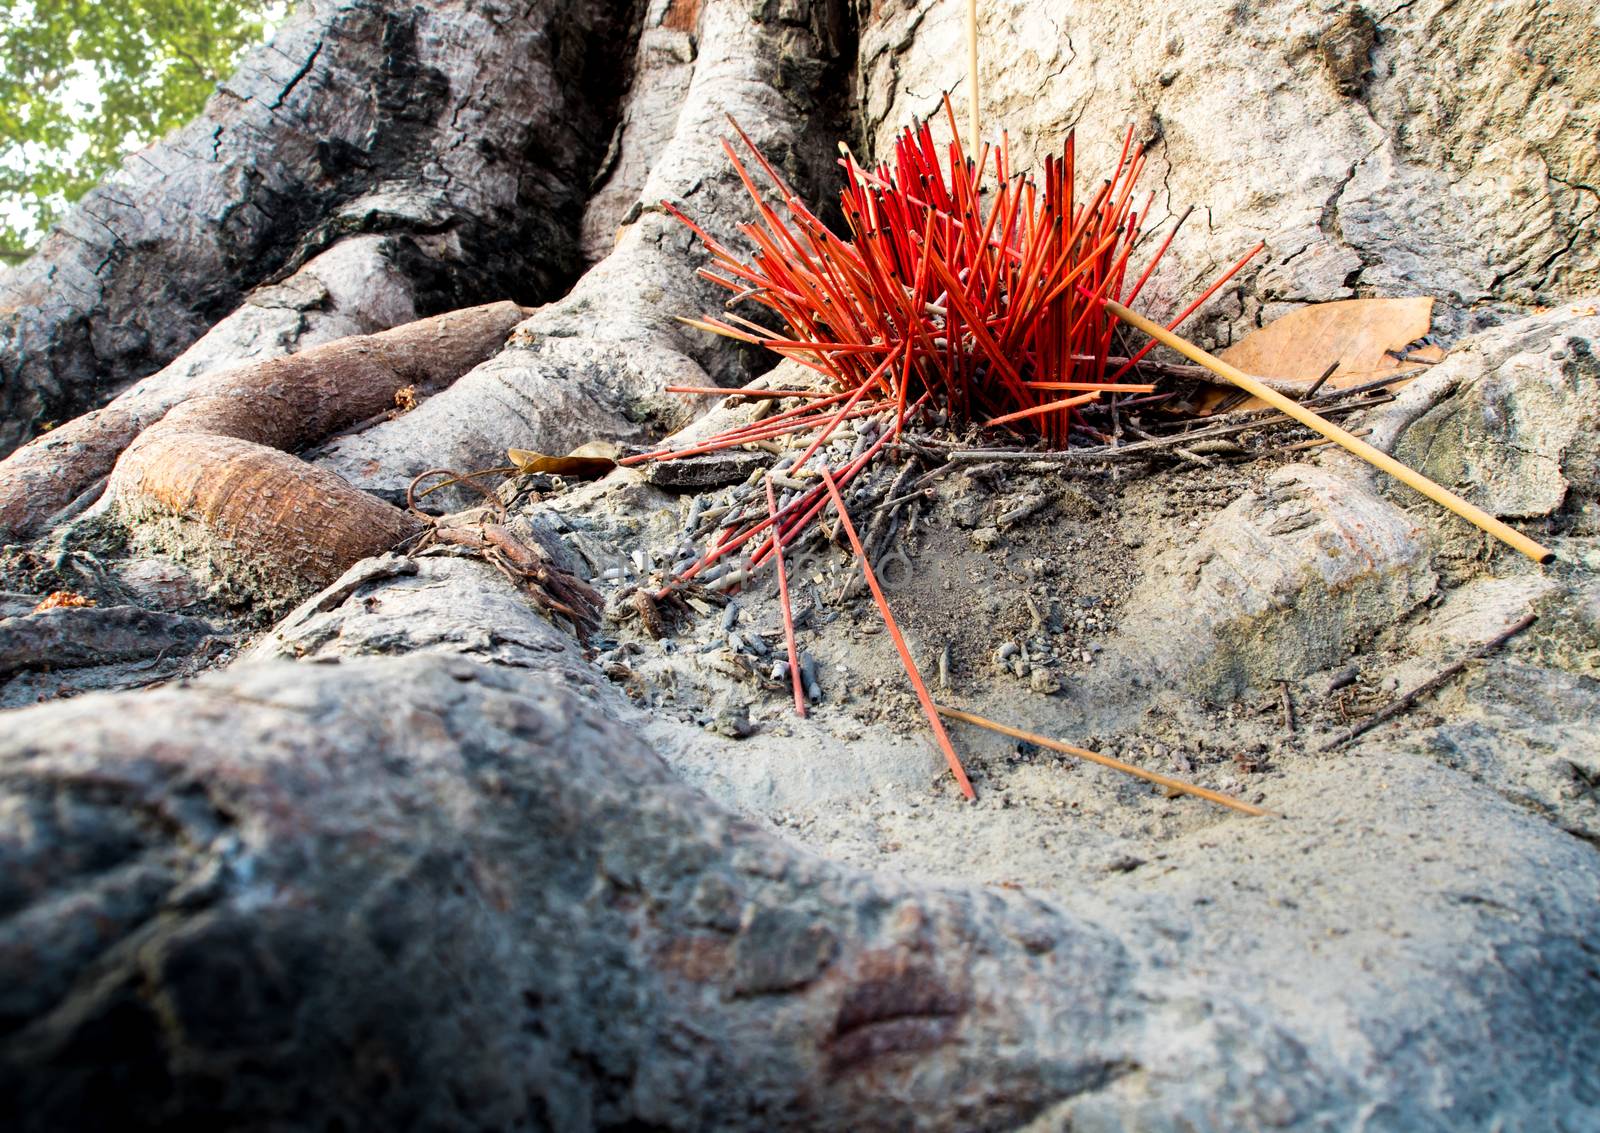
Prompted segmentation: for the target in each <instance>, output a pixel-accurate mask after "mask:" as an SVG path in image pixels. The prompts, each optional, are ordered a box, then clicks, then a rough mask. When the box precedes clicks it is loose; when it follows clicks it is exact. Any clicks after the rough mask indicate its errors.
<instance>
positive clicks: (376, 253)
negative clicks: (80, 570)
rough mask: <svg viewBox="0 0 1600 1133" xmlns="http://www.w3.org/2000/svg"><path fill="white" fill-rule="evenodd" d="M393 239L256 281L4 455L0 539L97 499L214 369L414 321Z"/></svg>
mask: <svg viewBox="0 0 1600 1133" xmlns="http://www.w3.org/2000/svg"><path fill="white" fill-rule="evenodd" d="M397 243H398V242H397V241H395V240H394V239H392V238H390V237H383V236H370V235H362V236H354V237H351V238H349V239H347V240H343V241H341V242H340V243H338V244H337V245H335V246H334V247H332V248H330V249H328V251H326V252H324V253H322V254H321V255H320V256H318V257H317V258H316V259H314V260H312V261H311V262H310V263H308V264H307V265H306V266H305V267H303V268H301V269H300V270H299V271H298V272H296V273H295V274H294V275H293V276H291V277H289V278H288V279H286V280H283V281H281V282H279V283H275V284H268V285H266V286H263V287H260V288H257V289H256V291H255V292H253V293H252V294H251V296H250V298H249V299H248V300H246V302H245V303H244V304H243V305H242V306H241V307H240V308H239V309H238V310H236V311H234V312H233V313H232V314H231V315H229V316H228V317H227V318H225V319H223V320H222V321H221V322H219V323H217V324H216V325H215V326H213V327H212V328H211V329H210V330H209V331H207V332H206V333H205V335H204V337H202V338H201V339H200V340H199V341H198V342H196V343H195V344H194V345H193V346H191V347H190V348H189V349H188V350H186V351H184V352H183V354H181V355H180V356H179V357H177V358H175V359H173V361H172V363H171V364H170V365H168V366H166V367H164V368H163V369H162V370H160V371H159V372H158V373H155V374H152V375H150V377H148V378H145V379H143V380H141V381H139V382H138V383H136V384H135V385H133V386H131V387H130V388H128V389H126V390H124V391H123V392H122V393H120V394H118V395H117V397H116V398H114V399H113V400H112V401H111V402H109V403H108V404H106V405H103V406H101V407H100V408H99V409H95V410H91V411H90V412H88V413H85V414H83V415H82V416H81V417H76V418H74V419H73V420H71V421H68V422H67V423H65V424H64V425H61V426H60V427H59V428H56V429H52V430H50V431H49V432H47V433H44V434H42V435H41V436H38V437H35V438H34V439H33V440H32V441H30V442H28V443H27V444H25V445H23V446H22V447H21V448H19V449H17V450H16V451H15V452H13V453H11V454H10V455H9V456H7V457H6V458H5V459H4V460H0V543H4V542H7V541H13V540H22V539H27V538H31V537H33V536H35V535H37V534H39V533H40V532H41V531H42V530H44V529H45V528H46V527H48V526H49V525H50V524H51V523H52V522H59V518H58V517H59V516H60V513H61V511H62V509H64V508H67V507H69V505H72V504H73V502H74V501H75V500H80V499H83V502H84V504H87V503H90V502H92V498H93V492H92V490H93V488H94V486H95V485H96V484H97V483H100V482H101V481H103V480H104V479H105V477H106V475H107V474H108V473H109V472H110V471H111V469H112V466H113V465H115V464H116V462H117V457H119V456H121V455H122V451H123V449H125V448H127V447H128V445H129V443H130V442H132V441H133V439H134V438H135V437H137V436H138V435H139V433H140V431H142V430H143V429H145V428H146V427H147V426H149V425H151V424H153V423H155V422H156V421H159V420H160V419H161V418H162V417H163V416H164V415H165V414H166V413H167V412H168V411H169V410H170V409H171V408H172V407H173V406H174V405H176V404H178V403H179V402H180V401H182V400H183V399H184V398H186V397H190V396H193V395H194V394H195V393H197V392H204V383H205V381H206V379H207V378H208V377H209V376H210V375H211V374H214V373H217V372H219V371H221V370H224V369H233V368H236V367H241V366H248V365H255V364H258V363H260V362H264V361H266V360H267V359H269V358H276V357H281V356H283V355H287V354H292V353H294V352H296V351H299V350H309V349H312V348H313V347H316V346H320V345H322V344H324V343H328V342H332V341H334V340H337V339H340V338H347V337H349V336H351V335H358V334H375V333H377V332H379V331H384V330H388V329H389V328H390V327H394V326H398V325H401V324H403V323H408V322H411V321H412V320H413V319H415V318H416V309H415V303H414V302H413V297H412V294H411V288H410V286H409V284H408V283H407V281H406V279H405V278H404V276H403V274H402V273H401V271H400V270H399V267H398V265H397V264H396V262H395V253H396V251H397ZM86 496H87V498H85V497H86Z"/></svg>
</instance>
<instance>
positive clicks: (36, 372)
mask: <svg viewBox="0 0 1600 1133" xmlns="http://www.w3.org/2000/svg"><path fill="white" fill-rule="evenodd" d="M633 34H634V26H633V15H632V5H631V4H628V3H621V2H618V3H610V2H601V0H595V2H590V3H582V4H569V3H559V2H555V0H539V2H536V3H532V4H516V5H513V4H506V3H502V2H500V0H488V2H484V3H476V2H474V3H468V2H465V0H452V2H447V3H443V4H430V5H426V6H414V5H409V4H400V3H392V2H389V0H344V2H336V0H308V2H306V3H303V4H300V5H298V6H297V11H296V14H295V16H294V17H293V19H292V20H291V21H290V22H289V23H288V24H287V25H286V26H285V27H284V28H283V29H282V30H281V31H280V32H279V33H278V35H277V36H276V37H275V38H274V40H273V42H272V43H271V44H269V45H268V46H266V47H263V48H261V49H260V50H258V51H255V52H253V53H252V54H251V55H250V56H249V57H247V59H246V60H245V62H244V63H243V65H242V66H241V67H240V69H239V71H238V73H237V74H236V75H235V76H234V77H233V78H232V79H230V80H229V81H228V82H227V83H225V84H224V85H223V86H222V88H221V89H220V90H219V91H218V93H217V94H216V95H215V96H214V97H213V98H212V100H211V102H210V103H209V104H208V106H207V108H206V111H205V113H204V114H202V115H201V116H200V118H198V119H197V120H196V121H195V122H193V123H191V124H190V125H188V126H186V127H184V128H183V129H182V130H180V131H178V132H177V133H175V134H173V135H172V136H171V137H170V138H168V139H167V140H165V141H163V142H161V143H160V144H158V145H156V146H153V147H151V148H150V149H148V150H146V151H144V152H143V153H140V154H137V155H135V156H134V157H133V158H130V159H129V161H128V162H127V163H126V164H125V165H124V167H123V168H122V170H121V171H120V172H119V173H118V174H117V175H116V176H115V177H113V178H112V179H111V180H110V181H108V182H107V183H106V184H105V185H103V186H101V187H100V188H98V189H96V190H94V191H93V192H91V193H90V194H89V195H88V196H87V197H86V198H85V199H84V200H83V201H82V202H81V203H80V204H79V205H78V206H77V207H76V208H75V209H74V210H73V211H72V212H71V213H70V214H69V215H68V217H67V219H66V220H65V221H64V222H63V223H62V226H61V228H60V230H59V231H57V232H55V233H54V234H52V235H51V236H50V237H49V238H48V239H47V240H46V241H45V243H44V245H43V247H42V248H41V250H40V251H39V253H38V254H37V255H36V256H34V257H33V258H32V259H31V260H29V261H27V262H26V263H25V264H23V265H21V266H20V267H18V268H17V269H15V270H14V271H11V272H9V273H6V275H5V276H3V277H0V311H3V312H4V313H3V314H0V454H3V453H5V452H9V451H10V450H11V449H13V448H15V447H16V446H17V445H18V444H20V443H21V442H23V441H25V440H27V439H28V438H29V437H30V436H32V435H33V434H34V433H35V432H36V431H37V429H38V428H39V426H40V424H41V422H44V421H49V420H55V421H58V422H59V421H61V420H64V419H66V418H69V417H72V416H75V415H77V414H79V413H82V412H83V411H85V410H87V409H92V408H94V407H95V406H97V405H98V404H100V403H101V402H103V401H105V400H106V399H107V398H108V397H109V396H111V395H113V394H115V393H117V392H118V391H119V390H121V389H122V388H123V387H125V386H127V385H128V384H129V383H130V382H132V381H134V380H136V379H138V378H140V377H143V376H145V375H147V374H149V373H151V372H152V371H154V370H156V369H159V368H160V367H162V366H164V365H166V364H167V363H168V362H170V361H171V360H172V359H173V358H174V357H176V356H177V355H178V353H179V352H180V351H182V350H183V349H184V348H185V347H187V346H189V345H190V344H191V343H193V342H194V341H195V340H196V339H197V338H199V337H200V336H201V335H202V334H204V333H205V331H206V330H207V328H209V327H210V326H211V325H212V324H214V323H216V322H217V321H218V320H219V319H221V318H222V317H223V316H225V315H227V314H228V313H229V312H230V311H233V310H235V309H236V308H237V307H238V306H239V304H240V302H241V301H242V300H244V298H245V297H246V295H248V294H249V293H250V292H251V291H252V289H254V288H256V287H258V286H259V285H261V284H262V283H264V282H269V281H274V280H278V279H281V278H283V277H285V276H287V275H289V274H290V273H292V272H293V271H295V270H296V269H297V268H299V267H300V266H301V265H302V264H304V263H306V262H307V261H308V260H310V259H311V258H312V257H314V256H316V255H317V254H318V253H320V252H322V251H324V250H325V249H327V248H329V247H331V246H333V245H334V244H336V243H338V242H339V241H340V240H342V239H345V238H347V237H349V236H351V235H354V234H359V233H374V232H377V233H384V234H387V235H389V236H391V237H392V238H393V240H394V244H393V252H392V255H393V258H394V262H395V263H396V265H397V267H398V269H399V271H400V273H401V274H402V276H403V277H404V278H405V279H406V280H407V281H409V284H410V290H411V291H412V294H413V301H414V305H415V309H416V311H417V312H418V313H421V314H432V313H435V312H437V311H440V310H445V309H448V308H450V307H456V306H460V305H462V304H464V303H472V302H482V301H484V300H488V299H499V298H505V297H510V298H513V299H517V300H519V301H522V302H526V303H536V302H540V301H542V300H545V299H548V298H552V297H554V296H555V295H558V294H560V293H561V292H562V291H563V290H564V289H565V288H566V287H567V286H568V285H569V284H570V283H571V281H572V279H573V278H574V277H575V275H576V273H577V270H578V267H579V265H580V257H579V251H578V240H577V227H578V222H579V217H580V215H581V212H582V208H583V202H584V198H585V190H586V187H587V185H588V182H589V179H590V178H591V177H592V176H593V174H594V172H595V170H596V168H597V167H598V165H599V163H600V160H601V158H602V156H603V154H604V153H605V148H606V139H607V138H608V137H609V135H610V131H611V124H612V122H613V120H614V119H615V116H616V104H617V99H618V96H619V95H620V93H621V91H622V88H623V86H624V83H625V81H626V73H625V71H624V69H623V68H620V67H618V66H617V65H616V62H615V60H616V59H618V58H623V59H625V58H627V52H626V51H622V52H618V50H617V48H618V45H619V44H625V43H627V42H628V40H629V37H630V36H631V35H633ZM464 269H465V270H464Z"/></svg>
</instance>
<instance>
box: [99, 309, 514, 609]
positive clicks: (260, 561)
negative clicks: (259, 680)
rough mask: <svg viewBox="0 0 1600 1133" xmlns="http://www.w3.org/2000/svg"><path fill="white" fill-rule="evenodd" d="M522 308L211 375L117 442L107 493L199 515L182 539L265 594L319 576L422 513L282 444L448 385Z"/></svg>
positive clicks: (417, 524)
mask: <svg viewBox="0 0 1600 1133" xmlns="http://www.w3.org/2000/svg"><path fill="white" fill-rule="evenodd" d="M525 314H526V312H525V311H524V310H523V309H522V308H520V307H518V306H517V305H516V304H514V303H492V304H489V305H487V306H483V307H473V308H469V309H467V310H464V311H454V312H451V313H450V314H446V315H437V316H435V317H434V318H431V319H424V320H421V321H419V322H415V323H409V324H407V325H406V326H403V327H397V328H395V329H394V330H390V331H385V332H383V333H382V334H376V335H368V336H363V337H357V338H347V339H341V340H339V341H338V342H334V343H329V344H328V345H326V346H323V347H319V348H317V349H314V350H308V351H305V352H304V353H301V354H296V355H291V356H290V357H288V358H280V359H274V360H273V361H270V362H265V363H262V364H261V365H259V366H252V367H247V368H245V369H243V370H238V371H233V372H230V373H226V374H221V375H217V376H216V377H215V378H214V379H212V380H210V381H209V382H207V383H206V388H205V391H204V392H203V393H201V394H198V395H197V396H194V397H191V398H190V399H189V400H187V401H185V402H183V403H182V404H180V405H178V406H177V407H176V408H174V409H173V410H172V411H171V412H169V413H168V414H167V416H166V417H164V418H163V419H162V420H161V421H160V422H159V423H158V424H156V425H154V426H152V427H151V428H149V429H147V430H146V431H145V432H144V434H143V435H142V436H140V438H139V439H138V440H137V441H135V442H134V443H133V444H132V445H131V446H129V448H128V450H127V451H126V452H125V453H124V454H123V456H122V458H121V460H119V461H118V462H117V466H116V469H115V471H114V472H113V473H112V476H111V481H110V484H109V486H108V489H107V490H108V493H109V495H110V497H111V499H112V501H113V504H114V506H115V508H116V509H117V512H118V514H119V515H120V516H121V517H122V518H124V519H125V520H127V521H129V522H130V523H131V524H137V523H138V522H140V521H143V520H149V519H153V518H154V519H160V518H165V517H175V518H177V519H178V520H180V521H182V522H181V523H180V526H179V531H180V532H183V533H185V535H187V534H189V529H188V528H187V527H186V526H184V524H186V523H192V524H195V525H198V528H199V535H200V537H199V538H198V539H189V538H187V537H185V538H184V540H183V541H184V542H185V543H191V542H192V543H193V544H194V545H195V547H197V548H198V549H199V550H200V551H201V552H202V553H203V554H205V555H206V556H207V557H208V558H210V559H211V560H212V561H213V562H215V563H218V564H221V565H223V566H224V567H225V569H226V570H227V571H228V572H229V573H233V572H235V571H238V570H241V569H243V570H253V571H256V572H259V575H260V577H259V578H258V579H257V584H256V586H255V587H253V589H255V590H257V592H259V593H262V594H263V595H264V596H267V597H282V596H284V595H285V594H296V593H301V592H304V591H305V590H307V589H313V588H315V587H318V586H321V585H324V584H326V583H328V582H331V581H332V580H333V579H334V578H336V577H338V575H339V574H340V573H341V572H342V571H343V570H344V569H345V568H346V567H348V566H349V565H350V564H351V563H353V562H356V561H357V560H358V559H362V558H365V557H367V556H368V555H374V554H378V553H380V552H382V551H385V550H388V549H389V548H390V547H393V546H394V545H395V544H396V543H398V542H400V541H401V540H402V539H405V538H407V537H408V536H411V535H415V534H417V533H419V532H420V531H421V530H422V528H423V524H422V521H421V520H419V519H417V518H416V517H414V516H412V515H409V514H407V513H405V512H403V511H400V510H399V509H398V508H394V507H391V506H390V505H388V504H386V503H383V502H382V501H380V500H378V499H376V498H374V497H372V496H370V495H368V494H366V493H365V492H362V491H361V490H359V489H357V488H355V487H352V486H351V485H350V484H349V483H348V482H347V481H345V480H344V479H342V478H341V477H339V476H336V475H335V474H333V473H331V472H327V471H325V470H323V469H319V468H314V467H312V466H311V465H309V464H306V463H305V462H303V461H301V460H300V459H299V458H298V457H296V456H293V455H291V454H292V453H293V452H295V451H298V450H301V449H304V448H306V447H307V446H309V445H311V444H314V443H316V442H317V441H319V440H321V439H323V438H325V437H327V436H328V435H329V434H331V433H334V432H337V431H338V430H340V429H342V428H348V427H350V426H351V425H354V424H356V423H358V422H361V421H365V420H367V419H369V418H371V417H373V416H374V415H376V414H378V413H381V412H382V411H383V410H384V409H385V408H387V407H392V406H393V405H394V401H395V394H396V393H397V392H398V391H399V390H401V389H403V388H405V387H408V386H410V387H416V388H418V389H422V390H429V389H435V388H438V387H440V386H442V385H444V384H447V383H448V382H449V381H451V380H452V379H454V378H455V377H456V376H458V375H459V374H461V373H463V372H464V371H466V370H468V369H470V368H471V367H472V366H473V365H474V364H475V363H476V362H479V361H481V360H482V359H483V358H484V357H486V356H488V355H489V354H491V353H493V352H494V351H495V350H496V349H497V348H498V347H499V346H500V345H501V344H502V343H503V342H504V341H505V337H506V335H507V333H508V332H509V331H510V330H511V328H512V327H514V326H515V325H516V324H517V323H518V322H520V321H521V320H522V318H523V317H524V315H525ZM158 526H159V525H158Z"/></svg>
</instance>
